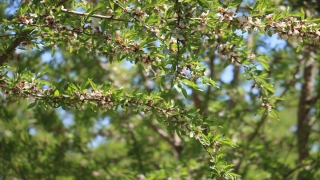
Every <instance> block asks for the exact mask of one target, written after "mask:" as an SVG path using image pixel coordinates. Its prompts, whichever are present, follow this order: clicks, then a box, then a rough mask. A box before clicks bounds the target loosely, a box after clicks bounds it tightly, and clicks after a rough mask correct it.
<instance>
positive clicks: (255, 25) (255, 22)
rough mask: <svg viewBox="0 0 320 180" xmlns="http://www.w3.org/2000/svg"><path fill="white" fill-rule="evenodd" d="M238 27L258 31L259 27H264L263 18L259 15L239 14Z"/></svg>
mask: <svg viewBox="0 0 320 180" xmlns="http://www.w3.org/2000/svg"><path fill="white" fill-rule="evenodd" d="M236 20H237V23H238V27H239V28H240V29H242V30H244V31H249V30H250V31H252V30H253V31H258V29H259V28H261V27H262V24H261V19H259V18H257V17H254V18H252V17H250V16H246V15H243V16H239V17H237V18H236Z"/></svg>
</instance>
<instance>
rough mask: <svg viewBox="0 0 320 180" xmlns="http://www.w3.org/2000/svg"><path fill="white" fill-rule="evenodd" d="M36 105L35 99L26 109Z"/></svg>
mask: <svg viewBox="0 0 320 180" xmlns="http://www.w3.org/2000/svg"><path fill="white" fill-rule="evenodd" d="M36 105H37V101H35V102H33V103H31V104H29V105H28V107H27V109H31V108H33V107H35V106H36Z"/></svg>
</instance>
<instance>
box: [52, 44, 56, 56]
mask: <svg viewBox="0 0 320 180" xmlns="http://www.w3.org/2000/svg"><path fill="white" fill-rule="evenodd" d="M55 52H56V48H55V46H54V45H53V46H52V48H51V57H53V56H54V53H55Z"/></svg>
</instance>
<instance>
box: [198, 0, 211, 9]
mask: <svg viewBox="0 0 320 180" xmlns="http://www.w3.org/2000/svg"><path fill="white" fill-rule="evenodd" d="M196 1H197V3H198V4H199V5H200V6H201V7H202V8H208V4H207V1H205V0H196Z"/></svg>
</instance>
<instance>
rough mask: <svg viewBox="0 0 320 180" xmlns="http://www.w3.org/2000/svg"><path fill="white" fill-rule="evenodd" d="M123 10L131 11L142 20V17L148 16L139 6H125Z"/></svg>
mask: <svg viewBox="0 0 320 180" xmlns="http://www.w3.org/2000/svg"><path fill="white" fill-rule="evenodd" d="M123 12H124V13H132V14H133V15H134V16H135V17H136V18H137V19H138V20H139V21H141V20H143V17H148V16H149V15H148V14H147V13H146V12H145V11H143V10H141V7H136V8H132V7H126V8H125V9H123Z"/></svg>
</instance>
